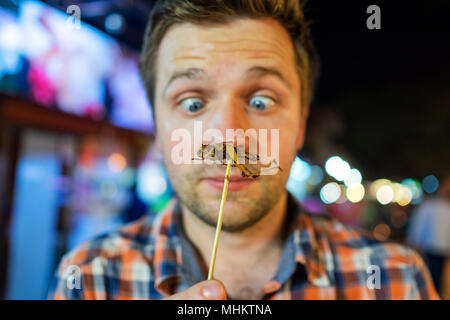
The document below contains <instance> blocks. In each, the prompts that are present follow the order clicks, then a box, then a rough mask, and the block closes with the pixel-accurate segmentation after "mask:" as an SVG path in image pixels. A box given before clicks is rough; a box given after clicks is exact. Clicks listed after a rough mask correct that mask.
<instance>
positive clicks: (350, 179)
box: [344, 168, 362, 188]
mask: <svg viewBox="0 0 450 320" xmlns="http://www.w3.org/2000/svg"><path fill="white" fill-rule="evenodd" d="M361 181H362V175H361V172H359V170H358V169H355V168H353V169H351V170H350V173H349V174H348V176H347V178H345V179H344V184H345V185H346V186H347V187H348V188H351V187H356V186H357V185H359V184H361Z"/></svg>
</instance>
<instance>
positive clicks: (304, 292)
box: [49, 196, 439, 300]
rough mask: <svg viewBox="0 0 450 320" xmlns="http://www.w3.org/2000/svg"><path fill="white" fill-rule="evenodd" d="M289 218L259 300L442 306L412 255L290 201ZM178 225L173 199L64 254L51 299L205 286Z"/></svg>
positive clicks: (160, 293) (157, 295) (144, 294)
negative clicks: (380, 301) (426, 302)
mask: <svg viewBox="0 0 450 320" xmlns="http://www.w3.org/2000/svg"><path fill="white" fill-rule="evenodd" d="M289 216H290V217H292V218H291V220H289V221H288V222H287V224H289V226H290V229H288V230H289V233H288V236H287V238H286V244H285V248H284V252H283V254H282V258H281V261H280V264H279V268H278V272H277V273H276V274H275V276H274V277H273V278H272V280H271V281H269V282H268V283H267V284H266V285H265V286H264V288H263V290H264V293H265V296H264V299H274V300H278V299H288V300H289V299H439V296H438V294H437V293H436V290H435V288H434V287H433V284H432V281H431V278H430V275H429V272H428V270H427V268H426V266H425V265H424V263H423V260H422V259H421V258H420V256H419V255H418V254H417V253H416V252H415V251H413V250H411V249H409V248H407V247H404V246H402V245H399V244H395V243H392V242H380V241H377V240H375V239H373V238H372V237H370V236H369V235H366V234H365V233H364V232H357V231H355V230H354V229H351V228H348V227H346V226H344V225H342V224H341V223H340V222H338V221H336V220H334V219H330V218H328V217H323V216H313V215H310V214H308V213H305V212H304V211H303V210H302V209H301V207H300V205H299V204H298V203H297V202H296V201H295V199H293V197H292V196H289V201H288V217H289ZM180 219H181V211H180V205H179V202H178V200H177V199H173V200H172V201H171V203H170V204H169V205H168V206H167V208H166V209H165V210H164V211H163V212H161V213H160V214H158V215H148V216H145V217H143V218H141V219H140V220H138V221H136V222H133V223H131V224H129V225H126V226H124V227H122V228H120V229H119V230H117V231H115V232H112V233H109V234H105V235H102V236H100V237H97V238H96V239H94V240H92V241H90V242H87V243H85V244H83V245H81V246H80V247H79V248H77V249H75V250H73V251H72V252H69V253H68V254H66V255H65V256H64V257H63V259H62V261H61V263H60V266H59V268H58V270H57V272H56V274H55V278H54V280H53V283H52V286H51V290H50V294H49V298H53V299H162V298H164V297H167V296H169V295H172V294H174V293H176V292H179V291H181V290H184V289H185V288H187V287H189V286H191V285H193V284H194V283H196V282H198V281H202V280H205V279H206V270H202V269H201V268H200V267H199V263H198V261H197V258H196V257H195V249H194V248H193V247H192V245H191V244H190V242H189V241H188V240H187V239H186V238H185V235H184V232H183V231H182V228H181V227H180V226H181V220H180ZM218 254H220V249H219V253H218ZM77 274H79V275H80V281H78V283H77V281H76V276H77ZM74 279H75V281H74Z"/></svg>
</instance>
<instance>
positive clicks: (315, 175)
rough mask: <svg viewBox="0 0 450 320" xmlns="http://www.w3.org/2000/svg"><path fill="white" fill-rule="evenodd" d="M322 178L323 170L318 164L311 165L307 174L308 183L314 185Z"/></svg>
mask: <svg viewBox="0 0 450 320" xmlns="http://www.w3.org/2000/svg"><path fill="white" fill-rule="evenodd" d="M322 180H323V170H322V168H321V167H319V166H312V167H311V175H310V176H309V179H308V183H309V184H311V185H313V186H316V185H318V184H319V183H321V182H322Z"/></svg>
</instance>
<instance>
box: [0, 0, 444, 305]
mask: <svg viewBox="0 0 450 320" xmlns="http://www.w3.org/2000/svg"><path fill="white" fill-rule="evenodd" d="M378 2H380V4H379V6H380V8H381V12H382V18H381V21H382V29H381V30H368V29H367V28H366V19H367V17H368V14H366V8H367V6H368V5H369V4H372V3H368V4H364V1H362V2H361V1H359V2H358V4H357V5H350V4H346V5H342V4H340V5H339V6H338V4H331V3H330V2H329V1H328V2H325V1H317V0H314V1H310V3H309V4H308V5H307V7H306V15H307V16H308V17H309V19H311V20H312V33H313V36H314V40H315V43H316V46H317V48H318V52H319V56H320V59H321V74H320V78H319V82H318V87H317V90H316V97H315V100H314V103H313V105H312V107H311V114H310V119H309V122H308V129H307V135H306V143H305V147H304V148H303V149H302V150H301V151H300V153H299V155H298V157H297V159H296V160H295V162H294V164H293V166H292V170H291V176H290V179H289V181H288V185H287V188H288V190H289V191H290V192H291V193H292V194H293V195H294V196H295V197H296V198H298V199H299V200H300V201H301V202H302V204H303V205H304V207H305V208H307V209H308V210H309V211H310V212H311V213H312V214H317V215H319V214H328V215H331V216H334V217H335V218H337V219H339V220H341V221H342V222H344V223H345V224H348V225H351V226H354V227H357V228H363V229H366V230H369V231H370V232H372V233H373V235H374V236H375V237H376V238H378V239H380V240H389V241H396V242H400V243H403V244H407V245H410V246H412V247H414V248H416V249H417V250H419V252H420V253H421V254H423V256H424V259H425V260H426V262H427V263H428V265H429V268H430V271H431V272H432V275H433V278H434V280H435V284H436V287H437V288H438V290H439V291H440V293H441V295H442V297H444V298H450V178H449V177H450V142H449V140H450V125H449V124H450V77H449V75H450V41H449V39H450V28H449V23H448V22H447V21H449V20H450V19H448V18H446V14H447V13H448V14H449V15H450V6H449V5H448V4H447V3H446V2H445V1H436V2H435V3H433V4H427V5H426V7H419V6H418V5H413V4H411V2H407V3H408V5H404V4H405V3H406V2H405V3H403V4H402V3H399V4H398V7H393V6H392V5H388V4H387V3H385V2H381V1H378ZM400 2H401V1H400ZM0 3H1V4H0V298H2V299H45V298H46V295H47V292H48V287H49V280H50V278H51V275H52V273H53V272H54V270H55V268H56V266H57V264H58V262H59V260H60V259H61V257H62V255H63V254H64V253H66V252H67V251H68V250H71V249H73V248H74V247H76V246H78V245H79V244H81V243H82V242H85V241H87V240H89V239H91V238H92V237H95V236H96V235H99V234H101V233H105V232H108V231H111V230H113V229H116V228H118V227H120V226H121V225H123V224H125V223H128V222H130V221H133V220H136V219H138V218H139V217H141V216H142V215H144V214H154V213H156V212H158V211H159V210H161V209H162V208H164V206H165V205H166V204H167V203H168V201H169V200H170V198H171V196H172V194H173V191H172V189H171V186H170V183H169V181H168V178H167V175H166V172H165V169H164V167H163V166H162V159H161V155H160V154H158V152H157V151H156V150H155V148H154V129H153V123H152V118H151V106H150V105H149V102H148V101H147V98H146V94H145V92H144V89H143V86H142V84H141V82H140V79H139V74H138V68H137V61H138V56H139V50H140V47H141V44H142V43H141V40H142V35H143V32H144V28H145V25H146V22H147V18H148V13H149V12H150V10H151V7H152V4H153V1H143V0H115V1H101V0H98V1H97V0H87V1H74V0H71V1H69V0H62V1H20V0H15V1H13V0H2V1H1V2H0ZM74 5H75V6H74ZM78 9H79V13H80V14H81V16H80V17H81V22H80V21H79V20H77V18H76V14H77V10H78Z"/></svg>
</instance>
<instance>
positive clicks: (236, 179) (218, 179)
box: [201, 175, 257, 191]
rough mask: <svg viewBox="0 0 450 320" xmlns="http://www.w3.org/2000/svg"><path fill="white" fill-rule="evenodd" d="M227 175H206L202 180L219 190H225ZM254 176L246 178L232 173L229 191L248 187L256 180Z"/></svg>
mask: <svg viewBox="0 0 450 320" xmlns="http://www.w3.org/2000/svg"><path fill="white" fill-rule="evenodd" d="M224 180H225V176H224V175H220V176H213V177H206V178H203V179H201V181H204V182H206V183H207V184H208V185H209V186H211V187H213V188H214V189H217V190H223V184H224ZM255 180H257V179H254V178H245V177H242V176H241V175H232V176H230V182H229V183H228V191H240V190H243V189H245V188H248V187H249V186H250V185H251V184H252V183H254V182H255Z"/></svg>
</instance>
